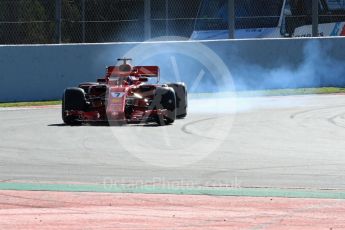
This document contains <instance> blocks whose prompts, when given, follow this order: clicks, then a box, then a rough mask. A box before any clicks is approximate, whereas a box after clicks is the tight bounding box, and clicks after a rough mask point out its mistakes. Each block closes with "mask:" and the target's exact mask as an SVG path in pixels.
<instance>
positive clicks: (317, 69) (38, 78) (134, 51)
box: [0, 38, 345, 102]
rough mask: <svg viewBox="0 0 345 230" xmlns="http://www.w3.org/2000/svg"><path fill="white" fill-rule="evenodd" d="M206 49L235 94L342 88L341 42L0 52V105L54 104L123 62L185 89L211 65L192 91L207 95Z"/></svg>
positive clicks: (59, 47)
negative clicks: (150, 69) (154, 68)
mask: <svg viewBox="0 0 345 230" xmlns="http://www.w3.org/2000/svg"><path fill="white" fill-rule="evenodd" d="M208 49H211V50H212V51H213V52H214V55H216V56H217V57H219V58H220V59H221V60H222V61H223V62H224V63H225V65H226V67H227V68H228V69H229V70H230V72H231V73H232V78H233V82H234V84H235V88H236V89H238V90H242V89H265V88H286V87H317V86H345V67H344V66H345V65H344V64H345V52H344V51H345V39H344V38H329V39H317V40H311V39H297V40H294V39H287V40H238V41H208V42H201V43H195V42H162V43H144V44H137V43H120V44H94V45H91V44H90V45H48V46H44V45H42V46H0V69H1V72H0V87H1V89H0V101H1V102H4V101H30V100H50V99H59V98H61V95H62V93H63V90H64V88H66V87H68V86H76V85H77V84H78V83H80V82H86V81H94V80H95V79H96V78H97V77H100V76H102V75H103V74H104V71H105V67H106V65H112V64H114V63H115V60H116V58H118V57H123V56H128V55H130V56H131V57H132V58H134V59H135V61H136V62H135V64H151V65H152V64H153V65H160V66H161V67H162V76H163V78H165V79H164V80H165V81H174V80H175V79H176V80H182V81H186V82H187V83H188V84H190V85H192V84H193V82H195V80H196V79H197V76H198V73H199V72H200V69H201V68H203V67H202V66H203V65H204V64H205V61H207V58H209V59H210V63H211V64H212V63H213V64H212V65H210V66H209V68H208V70H206V71H205V72H206V73H205V77H204V79H202V82H201V83H199V84H198V87H194V88H196V89H197V90H196V91H199V92H200V91H209V89H212V87H211V85H212V84H213V83H214V79H215V78H214V77H213V78H212V79H211V77H210V74H212V73H211V72H212V68H218V67H217V66H218V65H217V64H214V63H217V62H219V60H220V59H219V60H218V59H217V58H214V57H215V56H212V55H210V53H212V52H211V51H210V50H208ZM167 54H168V55H167ZM169 54H170V55H169ZM189 54H190V55H189ZM199 58H200V60H199ZM211 59H212V60H211ZM219 66H221V65H219ZM176 69H177V70H176Z"/></svg>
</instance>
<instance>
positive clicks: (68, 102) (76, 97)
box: [62, 88, 87, 125]
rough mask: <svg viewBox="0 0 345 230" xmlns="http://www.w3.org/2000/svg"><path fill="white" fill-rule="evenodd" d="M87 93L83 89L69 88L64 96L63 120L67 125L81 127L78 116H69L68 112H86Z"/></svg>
mask: <svg viewBox="0 0 345 230" xmlns="http://www.w3.org/2000/svg"><path fill="white" fill-rule="evenodd" d="M86 106H87V103H86V99H85V92H84V90H83V89H81V88H68V89H66V90H65V92H64V94H63V96H62V120H63V122H64V123H65V124H66V125H81V123H82V122H81V121H80V120H79V117H78V116H72V115H67V111H85V110H86Z"/></svg>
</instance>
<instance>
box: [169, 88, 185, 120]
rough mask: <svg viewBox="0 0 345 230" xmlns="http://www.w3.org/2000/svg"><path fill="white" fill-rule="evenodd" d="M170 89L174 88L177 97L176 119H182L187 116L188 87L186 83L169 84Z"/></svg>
mask: <svg viewBox="0 0 345 230" xmlns="http://www.w3.org/2000/svg"><path fill="white" fill-rule="evenodd" d="M168 86H169V87H171V88H173V89H174V91H175V95H176V118H178V119H182V118H185V117H186V116H187V107H188V100H187V87H186V85H185V84H184V83H169V84H168Z"/></svg>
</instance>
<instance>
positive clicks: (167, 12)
mask: <svg viewBox="0 0 345 230" xmlns="http://www.w3.org/2000/svg"><path fill="white" fill-rule="evenodd" d="M168 34H169V0H165V36H168Z"/></svg>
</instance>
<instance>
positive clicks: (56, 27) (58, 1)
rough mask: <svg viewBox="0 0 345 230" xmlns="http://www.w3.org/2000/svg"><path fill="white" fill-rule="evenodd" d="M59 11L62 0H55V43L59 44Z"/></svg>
mask: <svg viewBox="0 0 345 230" xmlns="http://www.w3.org/2000/svg"><path fill="white" fill-rule="evenodd" d="M61 9H62V0H55V42H56V43H61Z"/></svg>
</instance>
